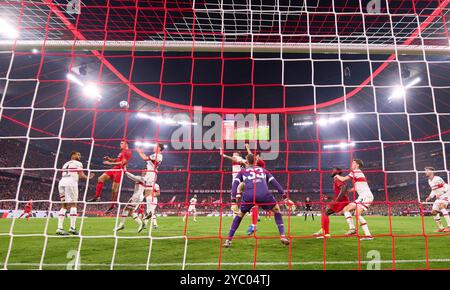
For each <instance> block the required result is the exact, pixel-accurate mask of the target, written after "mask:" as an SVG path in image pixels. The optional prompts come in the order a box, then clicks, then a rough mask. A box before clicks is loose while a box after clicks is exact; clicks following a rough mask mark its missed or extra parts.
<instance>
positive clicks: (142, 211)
mask: <svg viewBox="0 0 450 290" xmlns="http://www.w3.org/2000/svg"><path fill="white" fill-rule="evenodd" d="M137 215H138V217H139V218H140V219H144V217H145V204H143V203H141V205H140V206H139V207H138V209H137Z"/></svg>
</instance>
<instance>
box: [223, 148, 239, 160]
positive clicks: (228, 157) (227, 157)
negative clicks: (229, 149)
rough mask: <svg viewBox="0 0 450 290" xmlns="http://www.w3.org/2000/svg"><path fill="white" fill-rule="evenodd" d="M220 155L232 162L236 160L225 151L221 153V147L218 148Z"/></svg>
mask: <svg viewBox="0 0 450 290" xmlns="http://www.w3.org/2000/svg"><path fill="white" fill-rule="evenodd" d="M220 155H221V156H223V158H226V159H228V160H231V161H233V162H236V161H237V160H236V158H234V157H232V156H228V155H226V154H225V153H223V149H222V148H220Z"/></svg>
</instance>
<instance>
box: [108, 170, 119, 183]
mask: <svg viewBox="0 0 450 290" xmlns="http://www.w3.org/2000/svg"><path fill="white" fill-rule="evenodd" d="M105 174H106V175H108V176H109V178H111V179H112V181H113V182H115V183H120V181H121V180H122V171H116V170H108V171H106V172H105Z"/></svg>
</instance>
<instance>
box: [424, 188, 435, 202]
mask: <svg viewBox="0 0 450 290" xmlns="http://www.w3.org/2000/svg"><path fill="white" fill-rule="evenodd" d="M435 196H436V195H435V194H434V191H432V192H431V193H430V195H429V196H428V197H427V198H426V199H425V202H429V201H430V200H432V199H433V198H434V197H435Z"/></svg>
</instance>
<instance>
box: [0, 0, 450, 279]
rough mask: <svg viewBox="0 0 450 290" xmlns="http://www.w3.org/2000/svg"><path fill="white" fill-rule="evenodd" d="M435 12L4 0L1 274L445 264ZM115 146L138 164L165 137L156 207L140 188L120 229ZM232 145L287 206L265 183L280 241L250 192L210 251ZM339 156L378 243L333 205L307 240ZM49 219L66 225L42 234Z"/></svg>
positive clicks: (275, 1) (401, 1) (327, 4)
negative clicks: (358, 183) (356, 162)
mask: <svg viewBox="0 0 450 290" xmlns="http://www.w3.org/2000/svg"><path fill="white" fill-rule="evenodd" d="M449 8H450V1H449V0H390V1H387V0H367V1H359V0H268V1H262V0H256V1H248V0H198V1H194V0H189V1H181V0H139V1H115V0H40V1H23V0H6V1H1V2H0V92H1V99H0V145H1V148H2V150H1V151H0V181H1V182H0V217H1V219H0V264H1V267H2V268H4V269H190V270H193V269H379V268H382V269H430V268H433V269H436V268H437V269H448V268H450V255H449V254H448V253H446V252H445V251H444V252H443V251H442V250H441V245H442V244H444V243H445V242H448V240H449V239H450V237H449V235H448V232H446V227H447V223H446V219H447V218H448V215H446V214H445V213H446V211H445V210H443V208H442V207H439V210H443V212H441V221H440V225H439V227H438V225H437V223H438V224H439V222H436V220H437V219H439V214H436V213H434V214H433V216H432V208H433V209H435V207H436V205H435V204H434V200H432V199H431V200H426V199H427V197H428V195H429V194H430V192H431V188H430V185H429V184H428V179H427V177H426V175H425V167H433V168H434V172H435V174H436V175H437V176H439V177H441V178H443V180H444V181H445V182H447V181H448V178H449V176H448V164H449V163H448V162H449V160H448V157H447V156H448V150H449V148H450V147H449V146H448V143H449V140H447V139H449V134H448V133H449V132H450V117H449V116H450V102H449V97H448V94H449V93H450V79H449V75H450V69H449V67H450V66H449V64H450V56H449V51H450V43H449V33H448V29H449V21H448V18H449ZM122 141H126V142H127V144H128V146H129V149H130V150H131V151H132V155H131V158H129V160H127V161H128V164H126V170H127V171H128V172H129V173H132V174H134V175H136V176H140V175H141V174H145V173H147V172H149V171H151V172H152V173H155V168H154V167H155V166H157V165H156V163H152V164H153V165H152V166H153V167H152V168H150V169H149V168H148V167H146V166H147V163H146V161H145V160H144V159H145V158H146V157H147V156H150V155H151V154H153V152H154V150H155V147H158V144H163V145H164V148H163V151H162V152H157V153H156V157H158V155H161V156H162V157H163V159H162V161H161V164H160V166H159V168H158V171H157V179H156V178H155V179H153V183H152V185H151V187H152V188H155V182H156V183H157V184H158V185H159V188H160V195H159V196H157V206H156V199H154V198H155V197H156V196H155V192H154V191H153V193H152V194H151V195H150V196H149V197H147V199H146V201H143V202H142V205H143V207H142V211H143V212H142V215H141V216H138V217H137V218H136V220H141V219H144V217H145V216H146V215H147V213H148V212H151V213H152V215H153V218H152V219H149V220H148V224H147V226H146V228H145V229H144V230H143V231H142V232H140V233H137V229H138V225H137V224H136V223H135V222H134V221H133V218H132V217H127V218H126V219H125V224H124V229H123V230H120V231H114V229H117V228H118V227H120V226H121V222H122V215H123V214H124V213H125V214H131V212H132V211H131V210H128V211H127V210H124V209H126V208H127V207H130V206H134V205H135V203H136V202H135V201H134V200H130V198H132V196H133V193H134V189H135V182H134V181H132V180H131V179H130V178H128V177H126V176H125V175H124V170H125V168H121V167H120V165H118V167H117V168H115V169H111V168H112V167H113V166H114V165H116V164H111V162H112V163H114V162H117V161H118V160H117V159H116V157H117V155H118V154H119V152H121V149H123V148H121V147H120V146H121V145H120V143H121V142H122ZM246 144H248V150H249V151H251V152H252V153H254V154H259V155H260V156H261V158H262V159H263V160H264V161H265V163H266V167H265V168H266V170H268V171H269V172H271V173H272V174H273V176H274V177H275V178H276V179H277V180H278V182H279V183H280V184H281V186H282V187H283V188H284V190H285V191H286V194H287V196H288V198H289V199H290V200H291V201H292V202H293V204H294V205H295V209H294V208H293V207H289V206H287V205H286V204H285V202H284V201H283V199H282V197H281V196H279V195H278V194H277V193H276V191H275V190H273V189H272V188H271V189H270V190H273V193H274V196H275V198H276V199H277V201H278V204H279V206H280V208H281V212H282V215H283V220H284V221H283V223H284V227H285V231H286V237H287V239H288V240H289V242H290V245H289V246H287V247H286V246H283V245H281V244H280V243H279V235H278V230H277V227H276V225H275V224H274V218H273V217H270V215H268V214H267V213H266V212H265V211H263V206H262V205H261V204H260V205H259V206H258V207H256V208H257V211H259V219H258V222H257V223H256V231H254V232H252V233H250V234H247V233H246V230H247V227H249V226H250V224H251V217H244V218H243V221H242V222H241V225H240V227H239V229H238V230H237V232H236V236H235V237H234V240H233V246H232V247H231V248H225V247H224V246H223V245H224V242H225V240H226V239H227V237H228V231H229V229H230V226H231V225H232V222H233V219H234V214H233V212H232V210H231V205H232V204H231V195H230V193H231V184H232V181H233V178H232V173H233V171H232V170H233V169H232V165H233V164H232V162H231V161H230V160H229V158H227V157H224V156H222V155H221V154H220V152H221V149H223V150H224V154H226V155H228V156H232V155H233V153H235V152H239V153H240V154H241V155H242V157H244V158H245V156H246V155H247V154H248V151H247V148H246ZM138 149H139V150H142V151H143V155H145V156H141V155H140V154H139V152H138ZM73 151H77V152H80V154H81V159H80V162H81V163H82V165H83V168H84V173H85V174H86V175H87V176H89V175H90V174H92V173H93V174H95V177H94V178H91V179H82V178H80V180H79V193H78V196H77V200H76V201H74V202H75V203H76V207H75V206H73V208H76V211H73V210H69V208H68V210H67V212H63V213H62V212H61V211H60V208H61V206H62V205H63V204H64V202H63V201H61V199H60V190H59V186H58V185H59V181H60V180H61V178H62V174H64V170H63V165H64V164H65V163H66V162H67V161H69V160H70V158H71V156H72V155H71V152H73ZM105 156H109V157H111V158H109V159H108V158H107V159H104V157H105ZM353 159H361V160H362V161H363V162H364V168H363V172H364V174H365V176H366V178H367V181H368V184H369V186H370V188H371V191H372V193H373V196H374V201H373V202H372V203H371V204H370V207H369V209H368V210H367V211H366V212H365V213H364V215H365V217H364V218H365V220H366V221H367V224H368V226H369V227H370V230H371V234H372V236H373V238H374V239H373V240H371V241H364V240H363V238H364V236H365V234H364V233H363V230H362V229H361V227H360V226H361V222H360V220H358V218H356V219H355V225H356V235H353V236H351V237H349V236H346V235H344V233H345V232H346V230H348V225H347V223H346V219H345V218H344V216H342V215H341V214H337V215H334V216H332V217H331V218H330V220H331V238H330V239H329V238H326V239H316V237H315V236H313V233H314V232H316V231H317V230H319V229H320V228H321V219H322V215H323V214H324V213H325V212H326V207H327V206H329V201H330V199H332V198H333V197H334V192H333V179H332V178H331V177H330V176H331V173H332V170H333V168H335V167H339V168H342V169H343V170H344V175H347V174H348V172H349V171H350V170H351V166H352V160H353ZM105 161H106V163H105ZM119 161H120V159H119ZM108 162H109V163H108ZM105 175H106V177H105ZM155 175H156V174H155ZM99 178H100V179H99ZM113 181H114V182H113ZM99 182H100V183H101V184H102V185H101V186H100V190H99V184H98V183H99ZM103 184H104V185H103ZM348 186H349V188H352V187H354V184H353V182H352V181H349V182H348ZM102 187H103V188H102ZM99 193H101V198H100V199H96V200H95V197H98V196H100V195H99ZM116 195H117V196H116ZM357 197H358V193H357V192H356V191H355V190H353V189H352V190H351V191H350V193H349V198H350V200H355V199H356V198H357ZM193 198H194V199H193ZM309 204H310V205H311V207H309V206H308V205H309ZM440 204H445V205H446V203H445V202H442V203H440ZM30 205H31V207H30ZM154 206H156V209H155V210H153V207H154ZM27 208H28V209H27ZM110 208H111V210H109V209H110ZM150 208H152V210H150ZM136 212H137V209H136ZM61 214H62V215H67V218H66V219H65V221H64V228H65V229H66V231H67V230H68V229H69V226H68V225H69V223H70V220H73V219H75V225H76V226H75V228H76V231H78V232H79V233H78V234H74V235H67V236H66V235H62V236H61V235H58V234H56V231H57V230H58V227H59V225H58V220H59V219H60V218H61V217H60V216H61ZM133 217H134V216H133ZM155 218H156V219H155ZM448 226H450V225H448ZM438 228H441V232H437V233H435V231H436V229H438Z"/></svg>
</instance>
